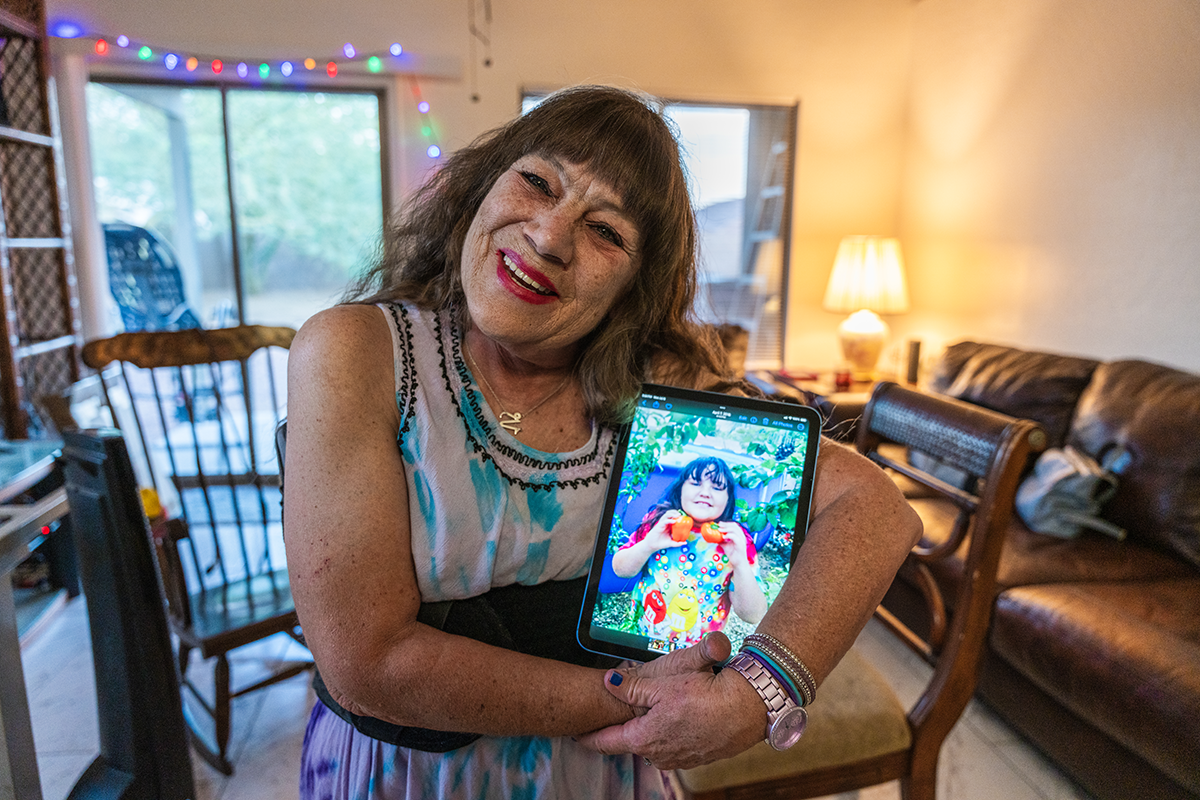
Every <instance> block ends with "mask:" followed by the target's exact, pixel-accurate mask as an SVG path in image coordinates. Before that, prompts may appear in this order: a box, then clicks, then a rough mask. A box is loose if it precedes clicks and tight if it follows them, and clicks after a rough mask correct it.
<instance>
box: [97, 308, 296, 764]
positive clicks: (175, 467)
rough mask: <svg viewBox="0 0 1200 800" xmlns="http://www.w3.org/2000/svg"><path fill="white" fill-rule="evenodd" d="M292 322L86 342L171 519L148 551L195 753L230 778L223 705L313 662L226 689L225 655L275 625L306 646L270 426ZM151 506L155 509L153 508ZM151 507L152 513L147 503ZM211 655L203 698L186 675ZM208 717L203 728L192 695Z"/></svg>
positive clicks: (143, 471) (140, 469) (144, 475)
mask: <svg viewBox="0 0 1200 800" xmlns="http://www.w3.org/2000/svg"><path fill="white" fill-rule="evenodd" d="M294 336H295V331H293V330H292V329H290V328H272V327H263V326H257V325H255V326H239V327H234V328H221V329H217V330H204V329H200V328H193V329H186V330H178V331H161V332H139V333H122V334H119V335H117V336H114V337H112V338H109V339H101V340H96V341H92V342H89V343H88V344H87V345H85V347H84V349H83V361H84V363H85V364H87V365H88V366H89V367H91V368H93V369H95V370H99V371H101V374H102V376H103V380H102V385H103V388H104V397H105V402H106V404H107V405H108V407H109V409H111V411H112V415H113V420H114V422H115V424H116V425H117V426H118V427H120V428H121V430H122V433H123V435H124V438H125V440H126V442H127V443H128V446H129V450H130V454H131V456H132V458H133V462H134V468H135V471H136V472H137V473H138V479H139V484H140V485H141V486H142V487H143V489H148V488H153V489H155V490H156V492H157V496H158V498H160V499H161V503H162V506H163V508H164V509H165V510H166V511H165V514H164V515H163V517H162V518H160V519H152V520H151V522H152V526H151V527H152V530H153V533H154V544H155V551H156V555H157V557H158V564H159V569H160V571H161V574H162V583H163V589H164V593H165V595H166V602H167V608H168V618H169V621H170V626H171V630H172V632H173V633H174V634H175V635H176V636H177V637H178V645H179V650H178V654H177V656H178V660H179V669H180V673H181V674H182V676H183V685H184V687H185V689H186V690H187V691H185V697H184V700H185V702H184V712H185V717H186V718H187V722H188V727H189V732H190V734H191V739H192V744H193V746H194V747H195V749H196V751H197V752H198V753H199V754H200V755H201V756H202V757H203V758H204V760H205V761H207V762H208V763H209V764H211V765H212V766H213V767H214V768H216V769H217V770H219V771H220V772H222V773H224V774H226V775H229V774H232V772H233V766H232V764H231V763H230V761H229V758H228V746H229V734H230V712H231V701H232V700H233V698H235V697H239V696H241V695H243V694H246V693H247V692H252V691H254V690H256V689H260V688H263V687H266V686H269V685H271V684H273V683H276V682H278V681H280V680H284V679H285V678H289V677H292V676H293V675H296V674H298V673H300V672H302V671H304V670H306V669H309V668H311V666H312V661H311V659H309V660H304V661H288V662H285V663H283V664H281V665H277V666H276V668H275V669H274V670H273V671H272V673H271V674H270V675H268V676H267V677H266V678H264V679H262V680H259V681H257V682H255V683H253V684H252V685H250V686H247V687H244V688H240V689H237V690H233V689H232V688H231V680H230V665H229V653H230V651H232V650H234V649H236V648H239V647H242V646H243V645H247V644H250V643H252V642H256V641H259V640H261V639H264V638H266V637H268V636H272V635H274V634H277V633H281V632H282V633H287V634H289V635H290V636H292V637H293V638H295V639H296V640H297V641H300V642H301V643H303V639H302V637H301V635H300V632H299V627H298V623H297V620H296V612H295V605H294V603H293V601H292V594H291V590H290V588H289V586H288V576H287V569H286V563H285V556H284V550H283V540H282V520H281V514H280V504H281V495H280V489H279V465H278V463H277V462H276V458H275V455H274V439H273V437H274V432H275V426H276V424H277V423H278V421H279V419H280V418H281V416H282V409H283V403H282V402H281V396H282V394H283V390H282V387H283V381H284V380H285V376H286V369H285V366H286V353H285V352H283V351H284V350H286V349H287V348H288V347H289V346H290V345H291V342H292V338H293V337H294ZM149 505H151V506H152V505H153V504H152V503H151V504H149ZM150 512H151V515H152V516H153V508H150ZM193 650H195V651H198V652H199V654H200V657H201V658H202V659H210V658H215V659H216V664H215V669H214V676H215V677H214V684H215V686H214V693H213V699H212V701H211V702H209V701H208V700H206V699H205V697H204V695H203V694H202V693H201V692H200V691H199V690H198V688H197V686H196V685H195V683H193V681H192V680H191V678H190V677H189V675H188V666H189V662H190V660H191V653H192V651H193ZM187 692H191V694H192V695H193V696H194V700H195V704H198V705H199V706H200V707H201V708H203V709H204V710H205V711H206V712H208V714H209V715H210V716H211V718H212V722H213V724H212V726H211V728H208V726H201V725H200V724H199V721H198V720H197V718H196V715H195V714H193V713H192V708H191V706H192V705H193V703H189V702H186V701H187V697H186V694H187Z"/></svg>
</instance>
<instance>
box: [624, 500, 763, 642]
mask: <svg viewBox="0 0 1200 800" xmlns="http://www.w3.org/2000/svg"><path fill="white" fill-rule="evenodd" d="M734 524H735V525H737V524H738V523H734ZM653 525H654V518H653V512H651V513H650V514H647V515H646V518H645V519H643V520H642V523H641V525H639V526H638V529H637V530H636V531H634V532H633V535H632V536H630V537H629V541H628V542H626V543H625V544H623V545H622V546H621V549H622V550H624V549H625V548H627V547H632V546H633V545H635V544H637V543H638V542H640V541H642V539H644V538H646V534H647V533H649V531H650V528H651V527H653ZM739 527H741V526H740V525H739ZM742 532H743V533H745V534H746V556H747V558H748V559H749V561H750V563H751V564H752V565H753V564H754V563H755V562H756V561H757V559H758V551H757V549H756V548H755V547H754V537H752V536H751V535H750V534H749V532H748V531H746V529H745V528H744V527H743V528H742ZM730 546H731V545H730V544H729V543H728V542H720V543H713V542H708V541H706V540H705V539H704V537H703V536H702V535H701V532H700V524H699V523H695V524H693V525H692V535H691V536H690V537H689V539H688V541H687V542H686V543H685V544H683V545H680V546H679V547H667V548H664V549H662V550H659V551H658V552H656V553H654V554H653V555H652V556H650V558H649V559H647V560H646V566H645V567H643V568H642V574H641V577H640V578H639V579H638V583H637V586H636V587H634V590H633V594H632V598H631V601H632V603H633V612H634V618H635V619H637V620H638V632H639V633H641V634H642V635H643V636H649V637H652V638H655V639H661V640H664V641H670V642H684V643H686V644H692V643H694V642H698V641H700V639H701V638H702V637H703V636H704V634H706V633H709V632H710V631H717V630H721V628H723V627H724V625H725V620H726V618H728V616H729V605H730V597H729V595H730V590H731V588H732V584H733V567H732V566H730V563H729V555H728V554H727V552H726V549H727V548H728V547H730Z"/></svg>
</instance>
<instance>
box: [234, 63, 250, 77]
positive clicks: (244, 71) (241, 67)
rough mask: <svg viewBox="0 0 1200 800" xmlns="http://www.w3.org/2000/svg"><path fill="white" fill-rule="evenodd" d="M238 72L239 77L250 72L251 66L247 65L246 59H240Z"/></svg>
mask: <svg viewBox="0 0 1200 800" xmlns="http://www.w3.org/2000/svg"><path fill="white" fill-rule="evenodd" d="M237 74H238V77H239V78H244V77H246V76H247V75H249V74H250V68H249V67H247V66H246V62H245V61H239V62H238V65H237Z"/></svg>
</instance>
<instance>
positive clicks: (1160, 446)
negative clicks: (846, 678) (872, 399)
mask: <svg viewBox="0 0 1200 800" xmlns="http://www.w3.org/2000/svg"><path fill="white" fill-rule="evenodd" d="M931 388H932V390H933V391H937V392H940V393H943V394H948V395H952V396H954V397H957V398H959V399H962V400H966V401H969V402H973V403H977V404H978V405H981V406H985V407H987V408H990V409H993V410H996V411H1000V412H1003V413H1006V414H1010V415H1012V416H1016V417H1025V418H1030V419H1034V420H1037V421H1038V422H1040V423H1041V424H1042V425H1043V426H1044V427H1045V429H1046V431H1047V434H1048V436H1049V439H1050V446H1052V447H1053V446H1061V445H1062V444H1064V443H1070V444H1072V445H1073V446H1075V447H1077V448H1080V449H1082V450H1084V451H1086V452H1088V453H1090V454H1092V455H1093V456H1096V455H1097V454H1099V453H1100V452H1101V451H1103V450H1104V449H1105V448H1107V447H1108V446H1110V445H1111V444H1113V443H1118V444H1120V445H1122V446H1124V447H1125V448H1126V449H1127V450H1128V451H1129V452H1130V454H1131V456H1132V460H1131V462H1130V464H1129V466H1128V467H1127V469H1126V470H1125V471H1124V473H1123V474H1122V475H1121V479H1120V488H1119V489H1118V491H1117V494H1116V496H1115V497H1114V498H1113V499H1112V500H1111V501H1110V503H1109V504H1108V505H1107V506H1106V508H1105V513H1104V516H1105V517H1106V518H1107V519H1109V520H1110V521H1112V522H1114V523H1116V524H1118V525H1120V526H1122V527H1124V528H1125V529H1127V530H1128V538H1127V539H1126V540H1125V541H1118V540H1116V539H1113V538H1110V537H1107V536H1104V535H1103V534H1099V533H1092V532H1085V533H1084V534H1083V535H1082V536H1081V537H1079V538H1077V539H1071V540H1063V539H1057V538H1054V537H1050V536H1045V535H1041V534H1037V533H1033V532H1032V531H1030V530H1029V529H1028V528H1027V527H1025V525H1023V524H1022V523H1021V521H1020V519H1019V518H1017V517H1016V516H1015V515H1014V518H1013V522H1012V524H1011V527H1010V529H1009V531H1008V535H1007V538H1006V541H1005V546H1004V551H1003V555H1002V557H1001V563H1000V570H999V577H998V587H997V597H996V602H995V608H994V614H993V620H992V630H991V632H990V636H989V654H988V657H987V660H986V664H985V667H984V673H983V676H982V679H981V682H980V685H979V694H980V696H982V697H983V699H984V700H985V701H986V702H987V703H988V704H989V705H991V706H992V707H993V708H994V709H995V710H996V711H997V712H999V713H1000V715H1001V716H1003V717H1004V718H1005V719H1007V720H1008V721H1009V722H1010V723H1011V724H1012V725H1013V726H1014V727H1015V728H1016V729H1017V730H1019V731H1021V732H1022V733H1024V734H1025V735H1026V736H1027V737H1028V738H1029V739H1031V740H1032V741H1033V742H1034V743H1035V744H1036V745H1037V746H1038V747H1039V748H1041V749H1042V750H1043V751H1044V752H1045V753H1046V754H1048V755H1049V756H1050V757H1051V758H1052V759H1053V760H1055V761H1056V762H1058V763H1059V764H1060V765H1061V766H1062V767H1063V768H1064V769H1065V770H1066V771H1067V772H1068V773H1069V774H1070V775H1072V776H1073V777H1074V778H1075V779H1076V780H1077V781H1078V782H1079V783H1080V784H1081V785H1082V786H1083V787H1084V788H1086V789H1087V790H1088V791H1089V792H1090V793H1092V794H1093V795H1095V796H1096V797H1099V798H1105V800H1108V799H1109V798H1111V799H1112V800H1118V798H1120V799H1121V800H1127V799H1128V798H1138V799H1139V800H1141V799H1142V798H1191V800H1197V798H1200V376H1198V375H1192V374H1188V373H1184V372H1180V371H1178V370H1174V369H1171V368H1168V367H1165V366H1160V365H1157V364H1152V363H1148V362H1145V361H1112V362H1098V361H1093V360H1089V359H1084V358H1075V357H1070V356H1062V355H1054V354H1049V353H1035V352H1027V351H1022V350H1017V349H1014V348H1009V347H1001V346H997V345H989V344H978V343H975V342H961V343H959V344H956V345H953V346H951V347H950V348H949V349H948V350H947V351H946V353H945V354H944V356H943V357H942V358H941V360H940V363H939V364H938V366H937V369H936V374H935V375H934V377H933V379H932V386H931ZM910 495H911V496H910V501H911V502H912V504H913V506H914V507H915V508H916V509H917V511H918V512H919V513H920V514H921V516H922V518H923V519H924V521H925V531H926V533H925V535H926V537H927V538H928V539H931V540H944V539H945V538H946V537H947V536H948V535H949V528H950V525H951V523H952V521H953V518H954V514H953V509H952V508H950V507H947V505H946V504H945V501H938V500H934V499H931V498H926V497H922V496H920V493H919V492H915V491H914V492H910ZM960 572H961V562H957V564H956V566H951V567H950V568H948V569H944V570H942V571H941V572H939V573H937V574H936V578H937V580H938V581H939V582H942V583H946V584H954V583H955V582H956V581H957V580H958V579H959V577H960ZM915 591H916V589H915V587H913V586H911V585H908V584H906V583H905V582H904V581H903V579H901V578H898V579H897V581H896V583H895V584H894V585H893V587H892V590H891V591H890V592H889V594H888V597H887V598H886V599H885V601H884V605H885V606H887V607H888V608H890V609H891V610H892V611H893V612H895V613H897V614H898V615H900V616H901V617H902V618H905V617H907V616H908V613H907V612H906V610H907V609H909V608H912V607H914V605H913V604H914V603H915V602H916V601H918V600H919V597H918V596H917V595H916V594H915Z"/></svg>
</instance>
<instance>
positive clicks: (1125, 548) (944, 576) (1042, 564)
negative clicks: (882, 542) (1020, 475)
mask: <svg viewBox="0 0 1200 800" xmlns="http://www.w3.org/2000/svg"><path fill="white" fill-rule="evenodd" d="M908 502H909V504H910V505H911V506H912V507H913V509H914V510H916V512H917V514H918V515H920V517H921V521H922V522H923V523H924V525H925V532H924V534H923V535H922V540H923V541H924V542H925V543H926V544H937V543H941V542H944V541H946V540H947V539H949V538H950V531H951V528H952V526H953V524H954V518H955V515H956V514H957V509H956V508H955V506H953V505H952V504H951V503H950V502H949V501H947V500H943V499H941V498H937V499H934V498H928V497H912V496H910V497H909V498H908ZM966 551H967V548H966V544H965V543H964V544H963V546H962V547H960V548H959V550H958V553H957V554H956V555H955V556H954V557H953V558H950V559H947V560H946V562H945V563H941V564H935V565H931V568H932V569H933V572H934V576H935V577H936V578H937V579H938V582H939V583H940V584H941V585H942V587H943V591H947V592H948V593H949V594H952V593H953V591H954V589H953V588H951V587H957V586H958V581H959V578H960V577H961V576H962V570H963V556H964V554H965V553H966ZM1195 574H1196V570H1195V569H1194V568H1193V567H1192V566H1191V564H1189V563H1188V562H1186V561H1183V560H1181V559H1179V558H1174V557H1172V556H1171V555H1168V554H1167V553H1163V552H1161V551H1160V550H1157V549H1155V548H1152V547H1146V546H1143V545H1139V544H1137V543H1135V542H1128V541H1126V542H1118V541H1115V540H1113V539H1111V538H1109V537H1107V536H1105V535H1104V534H1101V533H1095V532H1092V531H1085V532H1084V533H1083V535H1082V536H1080V537H1079V538H1078V539H1057V538H1055V537H1053V536H1045V535H1043V534H1040V533H1034V532H1033V531H1031V530H1029V528H1027V527H1026V526H1025V525H1024V524H1023V523H1022V522H1021V521H1020V520H1019V519H1017V517H1016V516H1015V515H1014V516H1013V518H1012V520H1011V522H1009V525H1008V529H1007V532H1006V533H1005V541H1004V549H1003V550H1001V551H1000V567H999V570H998V572H997V573H996V586H997V591H1000V590H1003V589H1006V588H1008V587H1010V586H1024V585H1026V584H1033V583H1073V582H1075V581H1130V580H1145V579H1154V578H1168V577H1187V576H1194V575H1195Z"/></svg>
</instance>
